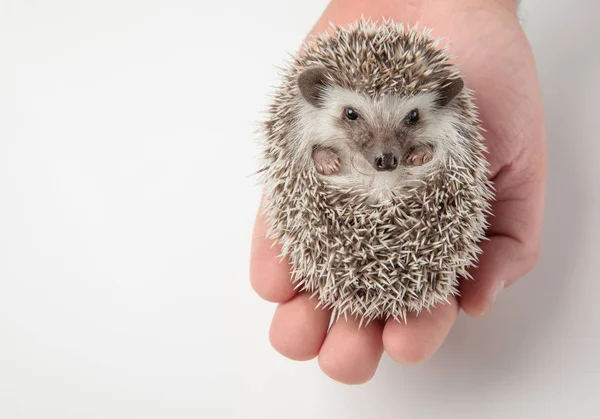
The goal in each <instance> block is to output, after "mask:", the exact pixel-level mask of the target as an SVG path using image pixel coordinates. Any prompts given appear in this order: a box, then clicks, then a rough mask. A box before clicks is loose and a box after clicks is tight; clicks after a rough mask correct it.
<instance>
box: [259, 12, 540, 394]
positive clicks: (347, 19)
mask: <svg viewBox="0 0 600 419" xmlns="http://www.w3.org/2000/svg"><path fill="white" fill-rule="evenodd" d="M361 15H364V17H366V18H372V19H374V20H377V19H380V18H381V17H388V18H389V17H391V18H393V19H395V20H396V21H399V22H404V23H407V24H411V25H412V24H415V23H417V22H418V23H419V26H420V27H422V26H427V27H430V28H433V35H434V36H443V37H445V38H446V39H447V40H448V41H449V42H450V44H451V49H450V50H451V53H452V54H453V55H455V56H457V57H458V58H457V59H456V64H457V65H458V66H459V68H460V70H461V72H462V74H463V76H464V80H465V84H466V85H467V86H468V87H469V88H471V89H473V90H474V91H475V92H476V94H475V96H476V103H477V105H478V107H479V110H480V116H481V119H482V121H483V127H484V128H485V130H486V132H485V140H486V146H487V147H488V149H489V152H490V153H489V155H488V156H487V158H488V161H489V162H490V165H491V178H492V179H493V181H494V184H495V188H496V200H495V202H494V203H493V208H492V209H493V213H494V216H493V217H492V218H491V219H490V223H491V226H490V227H489V229H488V231H487V236H488V237H489V240H488V241H485V242H483V243H482V245H481V247H482V250H483V254H482V255H481V257H480V261H479V267H478V268H477V269H474V270H473V271H472V272H471V273H472V275H473V277H474V279H473V280H463V281H462V282H461V285H460V293H461V296H460V297H459V298H451V300H450V304H443V305H439V306H437V307H436V308H434V309H433V310H432V311H431V312H425V313H421V314H420V315H418V316H415V315H412V316H409V318H408V322H407V324H404V323H399V322H396V321H388V322H385V323H384V322H373V323H371V324H369V325H368V326H367V327H363V328H360V329H359V328H358V323H357V321H355V320H351V319H349V320H347V321H346V320H340V321H337V322H336V323H334V324H333V325H332V326H331V328H329V319H330V313H329V312H328V311H327V310H322V309H316V310H315V306H316V301H314V300H311V299H309V298H308V295H306V294H304V293H296V292H295V291H294V286H293V284H292V283H291V282H290V276H289V269H290V268H289V264H288V263H287V262H285V261H284V262H283V263H280V262H279V261H278V259H277V256H278V254H279V251H280V249H279V248H278V247H277V246H272V245H273V243H272V242H270V241H269V240H267V239H266V238H265V234H266V225H265V220H264V217H263V215H262V214H261V213H260V212H259V214H258V216H257V218H256V224H255V229H254V235H253V243H252V255H251V263H250V265H251V266H250V280H251V283H252V286H253V288H254V290H255V291H256V292H257V293H258V295H260V296H261V297H262V298H264V299H265V300H267V301H271V302H275V303H278V306H277V309H276V311H275V314H274V317H273V321H272V323H271V328H270V334H269V338H270V341H271V344H272V346H273V347H274V348H275V349H276V350H277V351H278V352H280V353H281V354H282V355H284V356H286V357H288V358H290V359H294V360H309V359H313V358H315V357H318V362H319V366H320V367H321V369H322V371H323V372H324V373H325V374H327V375H328V376H329V377H331V378H332V379H334V380H337V381H340V382H342V383H346V384H359V383H364V382H367V381H369V380H370V379H371V378H372V377H373V376H374V374H375V372H376V370H377V367H378V365H379V361H380V359H381V356H382V354H383V351H386V352H387V353H388V354H389V355H390V356H391V358H393V359H394V360H396V361H397V362H400V363H404V364H418V363H421V362H423V361H425V360H427V359H428V358H430V357H431V356H432V355H433V354H434V353H435V352H436V351H437V350H438V348H439V347H440V345H441V344H442V343H443V341H444V339H445V338H446V337H447V335H448V333H449V332H450V330H451V328H452V326H453V324H454V322H455V320H456V317H457V315H458V312H459V310H463V311H464V312H465V313H467V314H469V315H471V316H476V317H479V316H483V315H484V314H485V313H487V312H488V310H489V309H490V307H491V305H492V303H493V302H494V300H495V299H496V297H497V296H498V294H499V293H500V291H501V290H503V289H504V288H505V287H508V286H510V285H512V284H513V283H514V282H515V281H517V280H518V279H519V278H520V277H522V276H523V275H524V274H525V273H527V272H528V271H530V270H531V269H532V268H533V266H534V265H535V263H536V261H537V257H538V253H539V247H540V236H541V227H542V214H543V206H544V192H545V182H546V133H545V128H544V115H543V107H542V100H541V94H540V89H539V83H538V78H537V74H536V68H535V64H534V60H533V56H532V53H531V49H530V46H529V43H528V41H527V39H526V37H525V34H524V33H523V30H522V29H521V27H520V25H519V21H518V17H517V10H516V7H515V4H514V1H513V0H333V1H332V2H331V3H330V4H329V6H328V7H327V9H326V10H325V12H324V13H323V15H322V16H321V18H320V19H319V21H318V22H317V24H316V25H315V27H314V28H313V31H312V32H313V33H322V32H324V31H325V30H326V29H327V25H328V21H332V22H334V23H336V24H341V25H346V24H349V23H352V22H354V21H356V20H357V19H359V18H360V17H361ZM337 164H338V165H339V162H338V163H337ZM330 166H332V167H330V168H329V169H328V170H331V171H332V173H333V171H334V170H335V164H333V165H332V164H331V163H330Z"/></svg>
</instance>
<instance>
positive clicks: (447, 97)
mask: <svg viewBox="0 0 600 419" xmlns="http://www.w3.org/2000/svg"><path fill="white" fill-rule="evenodd" d="M463 87H465V83H464V82H463V80H462V79H461V78H460V77H459V78H457V79H452V80H450V83H449V84H448V85H447V86H445V87H444V88H442V89H440V90H439V91H438V98H437V100H436V104H437V105H438V106H446V105H447V104H448V103H450V102H452V99H454V98H455V97H456V96H457V95H458V94H459V93H460V92H461V91H462V89H463Z"/></svg>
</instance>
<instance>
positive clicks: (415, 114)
mask: <svg viewBox="0 0 600 419" xmlns="http://www.w3.org/2000/svg"><path fill="white" fill-rule="evenodd" d="M405 120H406V124H407V125H415V124H416V123H417V122H419V110H418V109H413V110H412V111H410V112H409V113H408V115H406V119H405Z"/></svg>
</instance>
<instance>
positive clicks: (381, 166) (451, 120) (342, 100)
mask: <svg viewBox="0 0 600 419" xmlns="http://www.w3.org/2000/svg"><path fill="white" fill-rule="evenodd" d="M297 81H298V89H299V92H300V100H301V101H302V102H303V104H302V106H301V111H300V117H299V119H300V124H299V125H300V126H301V130H302V131H303V132H302V135H300V137H301V139H302V140H301V141H304V142H305V143H306V144H304V145H305V146H308V145H312V146H322V147H330V148H332V149H334V150H335V151H336V152H338V153H339V154H340V155H341V157H342V160H344V157H345V160H347V161H349V164H348V165H347V166H350V167H349V169H348V170H347V172H348V171H350V172H352V171H354V178H356V177H360V176H361V175H362V176H366V177H367V178H368V180H369V181H370V182H371V183H372V181H373V179H374V178H375V179H381V180H383V181H385V182H386V183H387V184H389V185H397V184H398V180H399V179H401V178H410V177H411V175H415V174H416V172H422V171H423V170H424V169H425V167H421V166H428V167H430V168H433V167H435V165H436V163H439V162H440V161H441V160H442V159H443V156H444V151H445V150H447V149H448V147H452V146H453V145H452V138H453V133H455V132H456V128H455V126H456V124H455V122H456V117H457V116H458V115H457V110H456V109H454V108H453V107H451V106H448V105H449V104H450V102H451V101H452V100H453V99H454V97H456V95H458V94H459V93H460V92H461V90H462V88H463V82H462V80H461V79H460V78H458V79H454V80H451V81H450V82H449V83H448V84H447V85H445V87H444V88H443V89H439V90H438V91H424V92H420V93H419V92H416V93H412V94H410V95H402V94H400V93H396V92H387V93H381V94H378V95H368V94H366V93H360V91H358V89H355V90H351V89H348V88H344V87H341V86H338V85H336V84H335V83H334V82H332V78H329V77H328V74H327V70H326V69H325V68H324V67H320V66H317V67H310V68H308V69H306V70H304V71H303V72H302V73H301V74H300V75H299V77H298V79H297ZM307 148H308V147H307ZM415 153H416V154H415ZM418 153H422V154H421V156H423V155H426V156H427V157H426V158H423V157H421V161H420V162H419V163H420V164H419V165H418V167H417V166H416V165H415V164H414V156H415V155H418ZM411 159H412V160H411ZM390 172H392V173H390ZM342 174H343V172H342ZM413 177H416V176H413ZM347 178H352V176H347Z"/></svg>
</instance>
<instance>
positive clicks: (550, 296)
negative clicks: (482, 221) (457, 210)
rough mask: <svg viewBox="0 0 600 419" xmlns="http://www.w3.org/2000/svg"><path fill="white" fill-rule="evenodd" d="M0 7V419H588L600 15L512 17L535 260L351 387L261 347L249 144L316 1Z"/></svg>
mask: <svg viewBox="0 0 600 419" xmlns="http://www.w3.org/2000/svg"><path fill="white" fill-rule="evenodd" d="M325 3H326V2H325V1H324V0H311V1H295V2H285V1H266V0H263V1H243V0H239V1H234V0H229V1H222V2H214V1H211V2H206V1H202V0H195V1H166V0H164V1H147V0H146V1H142V0H140V1H133V0H129V1H117V0H112V1H102V2H100V1H87V2H80V1H66V0H61V1H53V2H49V1H25V0H22V1H17V0H14V1H11V0H9V1H7V0H2V1H0V418H1V419H20V418H35V419H38V418H40V419H46V418H52V419H54V418H57V419H69V418H86V419H87V418H144V419H153V418H176V419H179V418H278V419H279V418H310V417H315V418H344V419H353V418H411V419H412V418H439V417H446V418H448V417H456V418H459V417H460V418H564V417H572V418H578V419H581V418H597V417H598V416H597V415H598V411H599V410H600V326H599V324H600V302H599V300H600V299H599V293H600V277H599V269H598V266H599V265H598V263H599V261H600V244H599V242H598V237H599V235H600V222H599V217H598V213H599V209H600V205H599V199H600V196H599V195H600V194H599V186H598V184H599V179H600V165H598V158H599V156H600V152H599V151H600V147H599V145H598V144H599V142H600V138H599V136H598V132H599V131H600V125H599V124H598V114H599V113H600V105H599V101H600V78H599V77H598V76H599V75H600V54H599V53H598V46H599V45H600V34H599V33H600V32H599V31H598V29H597V21H598V16H599V13H600V7H599V5H598V3H597V2H595V1H593V0H578V1H573V0H570V1H557V2H554V1H552V2H551V1H547V0H529V1H525V2H524V4H523V15H524V18H525V27H526V30H527V33H528V35H529V37H530V39H531V42H532V44H533V48H534V50H535V55H536V59H537V62H538V67H539V72H540V77H541V82H542V87H543V93H544V100H545V104H546V114H547V125H548V133H549V138H548V140H549V154H550V155H549V159H550V161H549V163H550V166H549V168H550V172H549V184H548V196H547V210H546V214H545V217H546V218H545V230H544V239H543V252H542V257H541V261H540V263H539V265H538V267H537V269H536V270H535V271H534V272H533V273H532V274H530V275H528V276H527V277H526V278H524V279H523V280H521V281H520V282H519V283H518V284H517V285H515V286H514V287H513V288H511V289H510V290H508V291H507V292H506V293H504V294H503V295H502V296H501V297H500V299H499V301H498V303H497V305H496V306H495V307H494V309H493V310H492V311H491V313H490V314H489V316H487V317H486V318H484V319H481V320H473V319H469V318H467V317H465V316H461V317H460V319H459V322H458V324H457V326H456V327H455V329H454V330H453V331H452V333H451V335H450V337H449V339H448V340H447V342H446V343H445V344H444V346H443V347H442V348H441V350H440V352H439V353H438V355H437V356H436V357H435V358H434V359H432V360H431V361H429V362H427V363H426V364H424V365H422V366H419V367H404V366H401V365H397V364H395V363H393V362H392V361H390V360H389V359H388V358H387V357H384V360H383V361H382V363H381V366H380V369H379V371H378V373H377V375H376V376H375V378H374V380H373V381H372V382H370V383H369V384H367V385H364V386H359V387H347V386H343V385H341V384H337V383H335V382H333V381H331V380H330V379H328V378H326V377H325V376H324V375H323V374H322V373H321V372H320V370H319V368H318V366H317V364H316V362H315V361H311V362H308V363H296V362H292V361H288V360H286V359H284V358H283V357H281V356H280V355H278V354H277V353H276V352H275V351H274V350H273V349H271V347H270V345H269V342H268V338H267V332H268V327H269V322H270V317H271V314H272V312H273V310H274V306H273V305H271V304H269V303H265V302H263V301H261V300H260V299H259V298H258V297H257V296H255V295H254V293H253V292H252V290H251V288H250V285H249V282H248V274H247V272H248V254H249V243H250V234H251V228H252V222H253V218H254V214H255V210H256V206H257V203H258V197H259V189H258V187H257V186H256V179H255V178H253V177H252V176H251V173H252V172H253V170H254V169H255V168H256V165H255V157H256V155H257V152H256V147H255V138H256V136H255V135H254V131H255V129H256V128H257V123H256V121H258V120H259V119H260V118H261V115H260V114H259V113H258V110H259V109H261V108H263V107H264V106H265V105H266V103H267V100H268V99H267V93H268V92H269V89H270V86H274V85H275V84H276V82H277V69H276V66H277V65H280V64H282V62H283V61H282V60H283V59H284V58H285V52H293V51H294V50H295V49H296V48H297V46H298V45H299V43H300V42H301V40H302V39H303V37H304V35H305V33H306V32H307V31H308V30H309V29H310V27H311V26H312V25H313V23H314V22H315V21H316V19H317V18H318V16H319V14H320V13H321V11H322V10H323V8H324V7H325Z"/></svg>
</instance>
